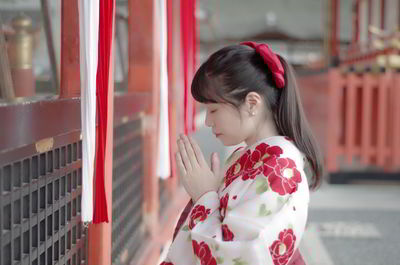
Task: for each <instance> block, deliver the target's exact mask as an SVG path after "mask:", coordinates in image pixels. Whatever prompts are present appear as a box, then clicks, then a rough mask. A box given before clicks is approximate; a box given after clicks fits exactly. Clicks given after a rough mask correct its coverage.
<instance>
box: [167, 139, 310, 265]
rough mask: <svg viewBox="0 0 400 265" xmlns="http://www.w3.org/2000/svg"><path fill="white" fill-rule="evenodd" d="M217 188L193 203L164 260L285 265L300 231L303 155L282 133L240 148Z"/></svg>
mask: <svg viewBox="0 0 400 265" xmlns="http://www.w3.org/2000/svg"><path fill="white" fill-rule="evenodd" d="M236 157H238V159H237V160H236V161H234V162H233V163H232V164H231V165H230V166H229V167H228V168H227V170H226V171H225V172H223V173H224V174H225V177H224V179H223V183H222V184H221V186H220V188H219V190H218V192H215V191H210V192H207V193H206V194H204V195H203V196H202V197H201V198H200V199H199V200H198V201H197V202H196V203H195V204H194V205H193V208H192V210H191V212H190V214H189V216H188V218H187V219H186V221H185V223H184V224H183V225H182V227H181V229H180V231H179V232H178V234H177V236H176V238H175V240H174V241H173V243H172V245H171V246H170V249H169V252H168V255H167V258H166V260H165V261H164V262H163V263H161V264H162V265H171V264H173V265H194V264H197V265H216V264H223V265H283V264H287V263H288V262H289V261H290V258H291V257H292V255H293V253H294V251H295V250H296V249H297V247H298V246H299V243H300V239H301V238H302V236H303V233H304V229H305V225H306V221H307V213H308V203H309V188H308V183H307V178H306V175H305V173H304V164H305V156H304V155H303V154H302V153H301V152H300V151H299V149H297V147H296V146H295V145H294V143H293V142H292V141H291V140H290V139H289V138H287V137H284V136H273V137H269V138H266V139H263V140H260V141H258V142H257V143H255V144H253V145H251V146H248V147H246V148H245V149H244V150H243V151H241V152H238V154H237V156H236Z"/></svg>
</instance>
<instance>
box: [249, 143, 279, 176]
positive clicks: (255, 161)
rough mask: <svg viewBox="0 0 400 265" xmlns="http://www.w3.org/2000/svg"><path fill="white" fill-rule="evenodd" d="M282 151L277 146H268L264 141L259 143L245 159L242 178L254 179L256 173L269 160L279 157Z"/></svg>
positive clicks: (262, 169)
mask: <svg viewBox="0 0 400 265" xmlns="http://www.w3.org/2000/svg"><path fill="white" fill-rule="evenodd" d="M282 153H283V151H282V148H280V147H279V146H269V145H268V144H266V143H261V144H259V145H258V146H257V147H256V148H255V149H254V151H253V152H252V153H251V156H250V157H249V159H247V161H246V164H245V165H244V167H245V173H244V175H243V176H242V179H243V180H248V179H254V178H255V177H256V176H257V175H258V174H260V173H261V172H263V171H264V168H265V167H266V166H268V164H269V163H270V161H271V160H273V159H275V158H276V157H279V156H280V155H281V154H282Z"/></svg>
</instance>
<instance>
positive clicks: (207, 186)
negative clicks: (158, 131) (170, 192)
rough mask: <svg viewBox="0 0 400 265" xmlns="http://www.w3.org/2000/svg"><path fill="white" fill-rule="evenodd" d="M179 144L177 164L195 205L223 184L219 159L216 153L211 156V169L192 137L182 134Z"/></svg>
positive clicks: (184, 184)
mask: <svg viewBox="0 0 400 265" xmlns="http://www.w3.org/2000/svg"><path fill="white" fill-rule="evenodd" d="M177 143H178V152H177V153H176V163H177V166H178V168H179V171H180V176H181V179H182V183H183V186H184V187H185V189H186V192H187V193H188V194H189V195H190V196H191V197H192V200H193V202H194V203H195V202H196V201H197V200H198V199H199V198H200V197H201V196H202V195H203V194H205V193H207V192H209V191H217V190H218V187H219V186H220V184H221V178H220V175H219V158H218V156H217V154H216V153H213V154H212V155H211V169H210V167H209V166H208V164H207V162H206V160H205V159H204V156H203V153H202V152H201V149H200V147H199V145H198V144H197V143H196V141H195V140H194V139H193V138H192V137H190V136H186V135H183V134H181V135H180V136H179V137H178V140H177Z"/></svg>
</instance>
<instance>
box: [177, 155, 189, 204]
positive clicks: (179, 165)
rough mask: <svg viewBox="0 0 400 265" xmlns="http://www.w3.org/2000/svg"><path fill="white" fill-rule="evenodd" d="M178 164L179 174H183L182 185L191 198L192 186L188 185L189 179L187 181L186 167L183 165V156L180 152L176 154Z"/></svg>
mask: <svg viewBox="0 0 400 265" xmlns="http://www.w3.org/2000/svg"><path fill="white" fill-rule="evenodd" d="M176 163H177V165H178V168H179V172H180V173H181V174H180V179H181V182H182V185H183V187H184V188H185V190H186V193H187V194H188V195H189V196H191V195H190V194H191V192H190V186H189V185H188V179H187V174H186V170H185V166H184V165H183V162H182V157H181V155H180V154H179V152H178V153H177V154H176Z"/></svg>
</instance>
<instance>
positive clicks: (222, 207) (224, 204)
mask: <svg viewBox="0 0 400 265" xmlns="http://www.w3.org/2000/svg"><path fill="white" fill-rule="evenodd" d="M228 201H229V193H227V194H225V196H224V197H222V198H221V199H219V214H220V215H221V222H222V221H223V220H224V218H225V214H226V208H228Z"/></svg>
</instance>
